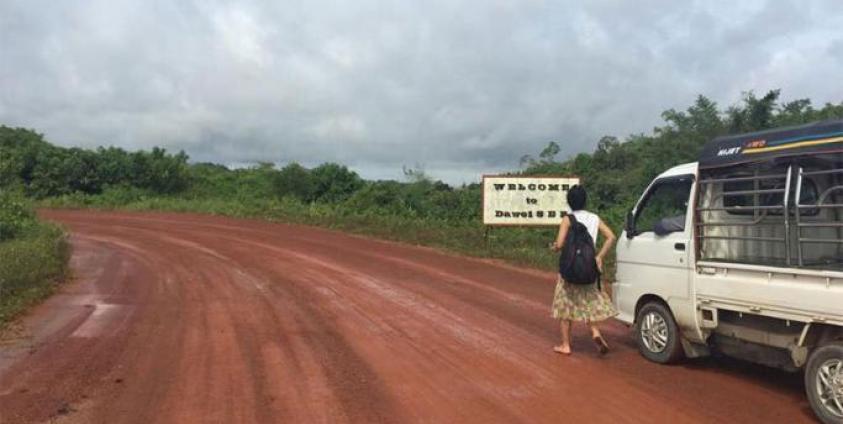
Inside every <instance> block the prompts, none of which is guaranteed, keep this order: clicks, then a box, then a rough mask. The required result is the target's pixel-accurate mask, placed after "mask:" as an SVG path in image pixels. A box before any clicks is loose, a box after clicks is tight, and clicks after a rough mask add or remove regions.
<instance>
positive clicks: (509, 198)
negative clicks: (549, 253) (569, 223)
mask: <svg viewBox="0 0 843 424" xmlns="http://www.w3.org/2000/svg"><path fill="white" fill-rule="evenodd" d="M579 183H580V180H579V178H572V177H505V176H500V177H499V176H485V177H483V224H485V225H559V222H560V220H561V218H562V216H563V215H564V214H565V213H567V212H568V211H569V208H568V201H567V196H568V189H569V188H571V187H573V186H574V185H576V184H579Z"/></svg>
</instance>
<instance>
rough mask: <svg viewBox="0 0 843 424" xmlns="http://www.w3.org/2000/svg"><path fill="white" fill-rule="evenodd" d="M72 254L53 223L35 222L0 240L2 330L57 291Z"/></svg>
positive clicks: (0, 316)
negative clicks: (11, 236) (13, 235)
mask: <svg viewBox="0 0 843 424" xmlns="http://www.w3.org/2000/svg"><path fill="white" fill-rule="evenodd" d="M69 256H70V249H69V244H68V242H67V239H66V236H65V233H64V232H63V231H62V230H61V228H59V227H57V226H55V225H52V224H46V223H38V224H35V225H32V226H30V227H29V228H27V230H26V231H25V232H23V233H22V234H20V235H19V236H17V237H16V238H14V239H11V240H7V241H3V242H0V329H3V328H4V327H5V325H6V324H8V323H9V322H10V321H11V320H12V319H14V318H15V317H17V316H18V315H19V314H20V313H22V312H23V311H25V310H26V309H27V308H29V307H30V306H32V305H35V304H36V303H38V302H40V301H41V300H43V299H45V298H46V297H47V296H49V295H50V294H52V293H53V292H54V291H55V289H56V287H58V283H60V282H61V281H63V280H64V279H65V277H66V275H67V261H68V259H69Z"/></svg>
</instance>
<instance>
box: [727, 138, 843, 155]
mask: <svg viewBox="0 0 843 424" xmlns="http://www.w3.org/2000/svg"><path fill="white" fill-rule="evenodd" d="M816 137H817V136H810V137H797V138H791V139H786V140H778V141H776V142H775V143H774V144H773V143H771V144H770V145H768V144H767V143H766V141H765V140H756V141H751V142H749V143H747V144H746V147H744V149H743V153H746V154H753V153H767V152H775V151H779V150H788V149H798V148H800V147H808V146H821V145H824V144H834V143H843V133H833V134H823V135H820V136H819V137H825V138H819V139H817V138H816Z"/></svg>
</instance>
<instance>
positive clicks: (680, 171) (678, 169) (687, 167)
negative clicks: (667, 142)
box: [658, 162, 697, 178]
mask: <svg viewBox="0 0 843 424" xmlns="http://www.w3.org/2000/svg"><path fill="white" fill-rule="evenodd" d="M688 174H691V175H696V174H697V162H689V163H683V164H682V165H676V166H674V167H673V168H670V169H668V170H667V171H664V172H662V173H661V174H659V176H658V178H664V177H675V176H677V175H688Z"/></svg>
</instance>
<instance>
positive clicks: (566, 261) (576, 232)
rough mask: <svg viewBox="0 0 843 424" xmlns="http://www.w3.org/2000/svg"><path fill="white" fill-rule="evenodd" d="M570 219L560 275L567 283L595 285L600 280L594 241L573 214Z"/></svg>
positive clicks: (561, 258) (561, 255)
mask: <svg viewBox="0 0 843 424" xmlns="http://www.w3.org/2000/svg"><path fill="white" fill-rule="evenodd" d="M568 219H570V220H571V226H570V227H569V228H568V234H567V235H566V236H565V245H564V246H562V253H561V254H560V255H559V275H560V276H562V279H563V280H565V282H567V283H571V284H578V285H586V284H593V283H595V282H596V281H597V280H598V279H600V271H599V270H598V269H597V254H596V252H595V249H594V240H592V238H591V234H589V233H588V229H587V228H585V225H583V224H582V223H581V222H578V221H577V219H576V218H575V217H574V215H573V214H568Z"/></svg>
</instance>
